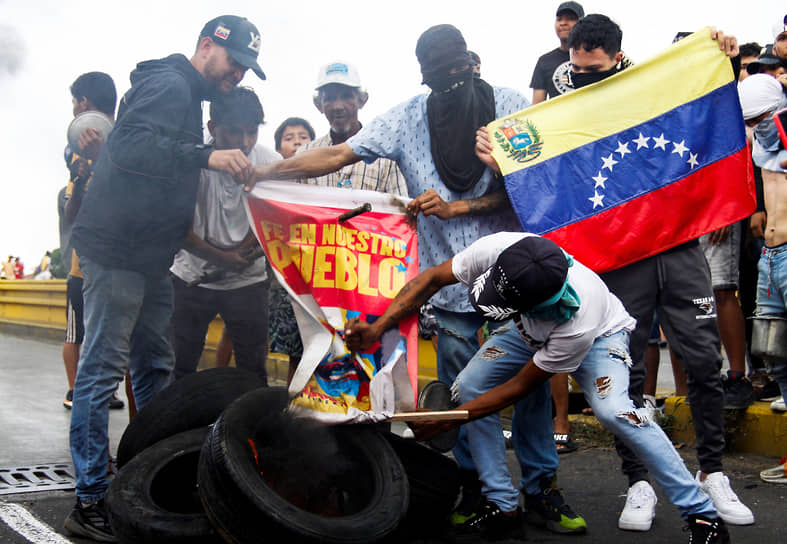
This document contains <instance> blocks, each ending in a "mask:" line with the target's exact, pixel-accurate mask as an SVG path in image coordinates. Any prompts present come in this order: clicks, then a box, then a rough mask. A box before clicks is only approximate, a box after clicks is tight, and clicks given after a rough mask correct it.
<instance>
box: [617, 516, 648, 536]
mask: <svg viewBox="0 0 787 544" xmlns="http://www.w3.org/2000/svg"><path fill="white" fill-rule="evenodd" d="M651 527H653V520H650V521H647V522H645V521H623V520H620V519H619V520H618V529H622V530H623V531H639V532H643V533H644V532H646V531H650V528H651Z"/></svg>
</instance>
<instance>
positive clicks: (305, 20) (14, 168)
mask: <svg viewBox="0 0 787 544" xmlns="http://www.w3.org/2000/svg"><path fill="white" fill-rule="evenodd" d="M558 4H559V2H558V1H547V2H544V1H541V2H532V1H526V0H521V1H508V2H479V1H468V0H449V1H443V0H398V1H386V2H383V1H379V0H378V1H369V0H337V1H334V2H331V1H330V0H319V1H317V0H304V1H302V2H295V1H292V0H288V1H286V2H280V3H278V4H277V3H276V2H273V1H271V0H267V1H265V2H261V1H242V0H224V1H222V2H215V1H212V2H211V1H203V0H189V1H186V0H177V1H168V0H156V1H152V0H135V1H134V2H123V3H121V2H116V1H112V0H104V1H98V0H68V1H66V2H63V1H49V0H46V1H43V0H39V1H30V0H0V120H1V121H2V130H0V150H1V151H0V157H2V165H3V168H2V173H1V174H0V175H1V176H2V177H0V202H1V203H2V206H0V258H2V260H5V258H6V257H7V256H8V255H9V254H13V255H19V256H20V257H21V258H22V260H23V262H24V263H25V266H26V272H28V273H29V272H31V271H32V269H33V268H34V267H35V266H36V264H37V263H38V261H39V260H40V258H41V256H42V255H43V253H44V251H45V250H47V249H54V248H56V247H57V246H58V245H59V240H58V232H57V228H58V227H57V225H58V223H57V205H56V204H57V193H58V191H59V190H60V188H61V187H63V186H64V185H65V183H66V181H67V178H68V172H67V170H66V168H65V163H64V161H63V148H64V146H65V144H66V128H67V127H68V123H69V122H70V121H71V118H72V113H71V95H70V92H69V86H70V84H71V83H72V82H73V80H74V79H75V78H76V77H77V76H79V75H80V74H82V73H84V72H89V71H93V70H100V71H104V72H107V73H109V74H110V75H111V76H112V77H113V78H114V80H115V84H116V86H117V88H118V94H119V95H122V93H124V92H125V91H126V90H127V89H128V86H129V79H128V75H129V73H130V71H131V70H132V69H133V68H134V66H135V65H136V63H137V62H139V61H142V60H146V59H153V58H161V57H164V56H167V55H169V54H171V53H183V54H185V55H186V56H188V57H190V56H191V54H192V53H193V49H194V46H195V45H196V41H197V36H198V35H199V32H200V30H201V29H202V27H203V25H204V24H205V23H206V22H207V21H208V20H210V19H211V18H213V17H215V16H217V15H222V14H235V15H241V16H245V17H248V18H249V19H250V20H251V21H252V22H253V23H254V24H255V25H256V26H257V28H258V29H259V30H260V32H261V34H262V48H261V52H260V59H259V61H260V65H261V66H262V68H263V70H264V71H265V73H266V75H267V76H268V79H267V81H265V82H263V81H259V80H258V79H257V78H256V76H255V75H254V74H253V73H252V72H248V73H247V75H246V77H245V78H244V80H243V82H242V84H243V85H249V86H251V87H253V88H254V89H255V91H256V92H257V93H258V94H259V96H260V98H261V100H262V104H263V108H264V109H265V118H266V124H265V125H264V126H263V127H261V129H260V139H259V141H260V143H262V144H264V145H266V146H269V147H271V148H272V147H273V132H274V130H275V128H276V126H277V125H278V124H279V123H280V122H281V121H282V120H284V119H285V118H286V117H290V116H299V117H305V118H306V119H308V120H309V121H310V122H312V124H313V125H314V127H315V130H316V131H317V133H318V135H319V134H323V133H325V132H326V131H327V130H328V124H327V122H326V121H325V119H324V118H323V117H322V116H321V115H320V114H319V112H317V110H316V109H315V108H314V106H313V104H312V101H311V96H312V93H313V87H314V84H315V81H316V76H317V70H318V68H319V66H320V65H322V64H325V63H327V62H331V61H334V60H345V61H348V62H352V63H355V64H356V65H357V66H358V69H359V72H360V75H361V80H362V82H363V84H364V86H365V87H366V89H367V90H368V91H369V95H370V98H369V102H368V103H367V105H366V107H365V108H364V109H363V110H362V111H361V114H360V117H361V121H362V122H363V120H364V119H370V118H372V117H373V116H375V115H377V114H380V113H382V112H384V111H386V110H387V109H388V108H390V107H392V106H394V105H396V104H398V103H399V102H402V101H404V100H406V99H408V98H410V97H411V96H413V95H415V94H419V93H423V92H425V90H426V87H422V86H421V85H420V81H421V79H420V72H419V68H418V63H417V61H416V58H415V43H416V40H417V39H418V36H419V35H420V34H421V32H423V31H424V30H425V29H427V28H428V27H429V26H431V25H434V24H439V23H451V24H453V25H455V26H456V27H458V28H459V29H460V30H461V31H462V33H463V35H464V37H465V40H466V41H467V43H468V46H469V47H470V48H471V49H473V50H475V51H476V52H477V53H478V54H479V55H480V56H481V60H482V70H483V77H484V79H485V80H486V81H488V82H489V83H491V84H493V85H502V86H507V87H513V88H516V89H519V90H522V91H524V92H525V93H526V94H527V95H528V96H530V94H531V91H530V89H529V88H528V87H529V82H530V76H531V74H532V71H533V67H534V66H535V62H536V60H537V58H538V57H539V56H540V55H541V54H543V53H545V52H547V51H549V50H551V49H553V48H554V47H556V46H557V45H558V42H557V38H556V37H555V34H554V27H553V22H554V18H555V8H556V7H557V5H558ZM582 4H583V5H584V7H585V11H586V13H594V12H595V13H604V14H605V15H609V16H610V17H612V18H613V19H614V20H616V21H617V22H618V24H620V26H621V28H622V29H623V49H624V51H625V52H626V53H627V55H628V56H629V57H631V58H632V59H633V60H634V61H635V62H636V61H642V60H644V59H646V58H648V57H650V56H652V55H653V54H655V53H657V52H658V51H659V50H661V49H663V48H664V47H666V46H667V45H669V43H670V42H671V40H672V37H673V36H674V35H675V33H676V32H678V31H694V30H698V29H700V28H702V27H704V26H709V25H710V26H716V27H718V28H721V29H722V30H724V31H725V32H727V33H730V34H734V35H736V36H737V37H738V39H739V41H740V42H741V43H742V42H747V41H758V42H760V43H762V44H764V43H770V42H771V41H772V39H771V38H772V36H771V29H772V27H773V24H774V23H775V22H777V20H778V19H779V18H781V17H783V16H784V13H785V11H786V10H785V6H784V2H783V1H781V2H777V1H776V0H753V1H749V2H740V1H734V2H733V1H731V0H724V1H718V0H717V1H691V2H689V1H686V0H661V1H659V2H643V1H640V0H593V1H590V0H589V1H587V2H582ZM664 91H665V92H669V82H668V81H666V82H665V85H664ZM205 109H206V110H207V108H205ZM610 114H611V115H614V112H610Z"/></svg>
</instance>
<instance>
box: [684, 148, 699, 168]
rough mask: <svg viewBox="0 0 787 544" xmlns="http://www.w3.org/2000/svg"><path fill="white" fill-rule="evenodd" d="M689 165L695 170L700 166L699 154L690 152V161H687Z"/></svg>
mask: <svg viewBox="0 0 787 544" xmlns="http://www.w3.org/2000/svg"><path fill="white" fill-rule="evenodd" d="M686 163H687V164H690V165H691V169H692V170H694V167H695V166H697V165H698V164H699V162H698V161H697V153H692V152H691V151H689V160H687V161H686Z"/></svg>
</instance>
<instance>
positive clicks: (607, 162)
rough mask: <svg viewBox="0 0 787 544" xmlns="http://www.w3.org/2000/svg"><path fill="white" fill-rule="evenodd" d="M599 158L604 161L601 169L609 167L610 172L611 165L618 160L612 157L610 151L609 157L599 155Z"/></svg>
mask: <svg viewBox="0 0 787 544" xmlns="http://www.w3.org/2000/svg"><path fill="white" fill-rule="evenodd" d="M601 160H602V161H604V166H602V167H601V169H602V170H603V169H604V168H609V171H610V172H612V167H613V166H615V165H616V164H617V163H618V161H616V160H615V159H614V158H613V157H612V153H610V154H609V157H601Z"/></svg>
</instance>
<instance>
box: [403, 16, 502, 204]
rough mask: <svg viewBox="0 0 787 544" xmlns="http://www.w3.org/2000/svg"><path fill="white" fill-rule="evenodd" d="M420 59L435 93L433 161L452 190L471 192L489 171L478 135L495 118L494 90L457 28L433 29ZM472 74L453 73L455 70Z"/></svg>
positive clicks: (421, 42)
mask: <svg viewBox="0 0 787 544" xmlns="http://www.w3.org/2000/svg"><path fill="white" fill-rule="evenodd" d="M415 54H416V56H417V57H418V62H419V63H420V65H421V74H422V76H423V82H424V83H426V84H427V85H429V87H430V88H431V89H432V93H431V94H430V95H429V98H428V99H427V102H426V114H427V119H428V121H429V138H430V150H431V152H432V159H433V160H434V163H435V167H436V169H437V173H438V174H439V175H440V179H441V180H442V181H443V183H445V185H446V187H448V188H449V189H451V190H452V191H457V192H460V193H462V192H465V191H467V190H469V189H471V188H472V187H474V186H475V184H476V183H478V180H479V179H481V175H482V174H483V173H484V170H485V169H486V166H485V165H484V163H482V162H481V161H480V160H479V159H478V157H476V155H475V133H476V130H478V129H479V128H480V127H482V126H484V125H486V124H487V123H489V122H490V121H493V120H494V119H495V95H494V90H493V89H492V87H491V86H490V85H489V84H488V83H486V82H485V81H483V80H482V79H480V78H474V77H473V69H472V66H471V64H472V63H471V59H470V54H469V53H468V52H467V44H466V43H465V40H464V38H463V37H462V34H461V32H459V30H457V29H456V28H455V27H453V26H451V25H437V26H433V27H431V28H429V29H428V30H427V31H426V32H424V33H423V34H422V35H421V37H420V38H419V39H418V44H417V45H416V48H415ZM464 66H467V67H468V68H467V69H466V70H463V71H461V72H457V73H454V74H451V73H450V71H451V70H452V69H455V68H462V67H464Z"/></svg>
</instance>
